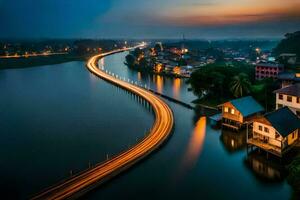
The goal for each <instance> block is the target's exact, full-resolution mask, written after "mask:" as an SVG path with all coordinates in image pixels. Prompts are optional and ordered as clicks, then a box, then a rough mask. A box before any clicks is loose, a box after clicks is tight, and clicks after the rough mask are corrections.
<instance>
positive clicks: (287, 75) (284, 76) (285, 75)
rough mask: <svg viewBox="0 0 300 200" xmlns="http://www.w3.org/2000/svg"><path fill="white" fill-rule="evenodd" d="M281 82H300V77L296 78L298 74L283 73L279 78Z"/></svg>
mask: <svg viewBox="0 0 300 200" xmlns="http://www.w3.org/2000/svg"><path fill="white" fill-rule="evenodd" d="M277 78H278V79H279V80H291V81H296V82H299V81H300V77H297V76H296V73H294V72H282V73H279V74H278V77H277Z"/></svg>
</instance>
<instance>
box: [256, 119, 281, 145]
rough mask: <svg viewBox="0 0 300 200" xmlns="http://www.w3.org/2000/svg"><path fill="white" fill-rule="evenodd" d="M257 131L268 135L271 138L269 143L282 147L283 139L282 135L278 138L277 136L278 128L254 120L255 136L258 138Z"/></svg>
mask: <svg viewBox="0 0 300 200" xmlns="http://www.w3.org/2000/svg"><path fill="white" fill-rule="evenodd" d="M259 126H262V130H259ZM265 127H266V128H268V129H269V132H268V133H267V132H265ZM255 132H256V133H258V134H260V135H262V136H266V137H268V138H269V144H271V145H274V146H277V147H280V148H281V141H282V139H283V138H282V136H281V135H280V136H279V137H278V138H276V137H275V135H276V130H275V129H274V128H273V127H272V126H270V125H266V124H263V123H261V122H254V123H253V137H254V138H258V136H255Z"/></svg>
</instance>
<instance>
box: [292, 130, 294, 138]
mask: <svg viewBox="0 0 300 200" xmlns="http://www.w3.org/2000/svg"><path fill="white" fill-rule="evenodd" d="M294 138H295V131H294V132H293V134H292V139H294Z"/></svg>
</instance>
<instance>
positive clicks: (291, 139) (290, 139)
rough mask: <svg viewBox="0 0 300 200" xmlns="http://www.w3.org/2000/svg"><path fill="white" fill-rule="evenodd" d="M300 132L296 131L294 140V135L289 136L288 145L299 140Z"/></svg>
mask: <svg viewBox="0 0 300 200" xmlns="http://www.w3.org/2000/svg"><path fill="white" fill-rule="evenodd" d="M298 132H299V130H296V131H294V138H293V133H291V134H289V135H288V137H287V138H288V145H291V144H293V143H294V142H295V141H296V140H297V139H298V138H299V134H298Z"/></svg>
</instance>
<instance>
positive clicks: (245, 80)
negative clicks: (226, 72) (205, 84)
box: [230, 73, 251, 98]
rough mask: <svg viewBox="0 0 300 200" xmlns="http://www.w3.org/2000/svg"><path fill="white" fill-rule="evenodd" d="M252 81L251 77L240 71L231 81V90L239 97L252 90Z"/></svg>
mask: <svg viewBox="0 0 300 200" xmlns="http://www.w3.org/2000/svg"><path fill="white" fill-rule="evenodd" d="M250 87H251V83H250V81H249V77H248V75H247V74H245V73H240V74H238V75H237V76H234V77H233V79H232V81H231V83H230V91H231V92H232V94H233V96H234V97H236V98H238V97H242V96H244V95H245V94H248V93H249V92H250Z"/></svg>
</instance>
